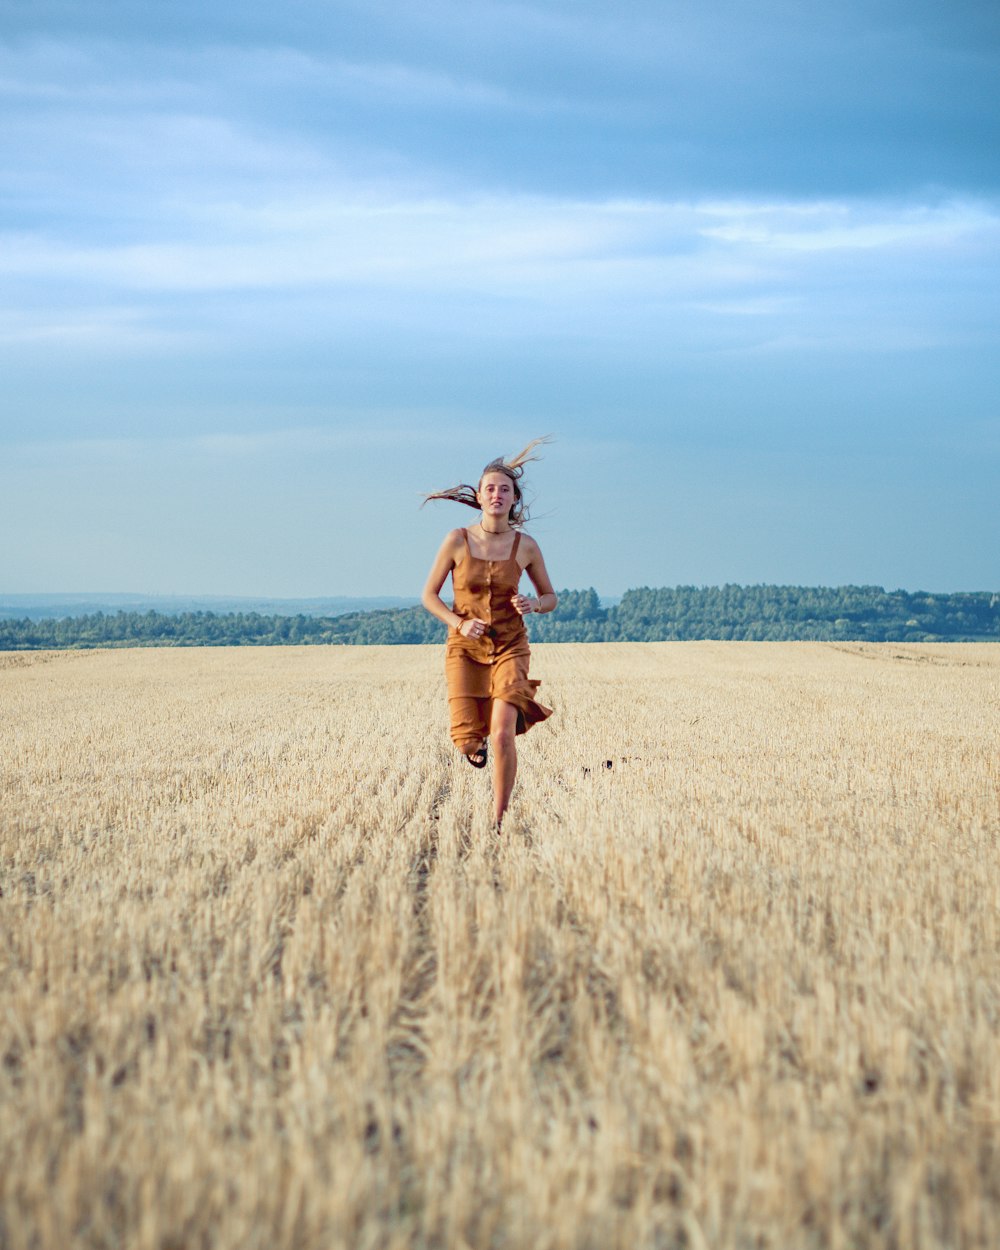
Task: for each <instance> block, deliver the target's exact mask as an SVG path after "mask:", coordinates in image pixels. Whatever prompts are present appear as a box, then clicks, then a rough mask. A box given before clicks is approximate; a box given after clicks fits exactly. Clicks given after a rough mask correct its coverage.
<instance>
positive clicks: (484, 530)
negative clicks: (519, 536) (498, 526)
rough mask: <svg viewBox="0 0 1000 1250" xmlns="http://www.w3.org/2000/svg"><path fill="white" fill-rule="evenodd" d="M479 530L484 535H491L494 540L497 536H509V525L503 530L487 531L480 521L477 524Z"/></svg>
mask: <svg viewBox="0 0 1000 1250" xmlns="http://www.w3.org/2000/svg"><path fill="white" fill-rule="evenodd" d="M479 528H480V529H481V530H482V531H483V533H484V534H492V535H493V537H494V538H497V537H499V535H501V534H509V533H510V526H509V525H508V526H507V528H506V529H505V530H488V529H487V528H486V526H485V525H484V524H483V523H482V521H480V522H479Z"/></svg>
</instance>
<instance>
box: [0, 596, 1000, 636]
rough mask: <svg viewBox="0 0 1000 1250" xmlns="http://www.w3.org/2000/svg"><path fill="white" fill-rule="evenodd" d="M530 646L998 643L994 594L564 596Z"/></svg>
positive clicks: (395, 626) (19, 627)
mask: <svg viewBox="0 0 1000 1250" xmlns="http://www.w3.org/2000/svg"><path fill="white" fill-rule="evenodd" d="M527 621H528V629H529V632H530V634H531V637H532V639H533V640H534V641H536V642H670V641H693V640H696V639H720V640H726V641H796V640H816V641H844V642H847V641H865V642H984V641H993V642H997V641H1000V594H997V593H991V592H989V591H980V592H970V593H959V594H926V593H923V592H919V591H918V592H915V593H910V592H908V591H905V590H894V591H886V590H883V589H882V587H881V586H839V587H835V588H831V587H807V586H736V585H730V586H701V587H699V586H675V587H670V588H660V589H650V588H648V587H642V588H640V589H637V590H629V591H627V592H626V593H625V595H623V597H622V599H621V601H620V602H619V603H617V604H614V605H612V606H609V607H603V606H602V605H601V601H600V598H599V597H598V595H597V592H596V591H595V590H593V589H589V590H563V591H561V592H560V595H559V607H558V608H557V610H556V611H555V612H554V613H551V614H547V615H545V616H529V617H528V618H527ZM444 637H445V629H444V627H443V626H442V625H441V624H440V622H438V621H437V620H435V619H434V618H433V617H432V616H431V615H430V614H429V613H428V612H425V611H424V610H423V608H420V607H412V608H393V609H383V610H379V611H369V612H353V613H349V614H347V615H344V616H334V617H329V616H327V617H324V616H303V615H298V616H283V615H273V616H272V615H267V614H263V613H259V612H221V613H218V612H209V611H198V612H177V613H169V614H168V613H163V612H155V611H147V612H125V611H118V612H114V613H105V612H93V613H88V614H86V615H82V616H71V617H64V618H63V619H61V620H38V621H33V620H28V619H22V620H7V621H0V650H2V651H25V650H39V649H66V648H85V647H129V646H144V647H148V646H173V647H198V646H209V647H212V646H220V647H221V646H287V645H290V644H296V643H298V644H318V645H330V644H341V645H359V644H360V645H371V644H390V645H393V644H401V643H440V642H442V641H443V640H444Z"/></svg>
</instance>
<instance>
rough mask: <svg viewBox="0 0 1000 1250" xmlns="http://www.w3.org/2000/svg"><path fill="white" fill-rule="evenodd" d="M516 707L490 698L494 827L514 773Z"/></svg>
mask: <svg viewBox="0 0 1000 1250" xmlns="http://www.w3.org/2000/svg"><path fill="white" fill-rule="evenodd" d="M516 733H517V708H516V707H515V706H514V705H513V703H504V701H503V700H502V699H494V700H493V712H492V715H491V717H490V737H491V738H492V739H493V814H494V818H495V820H496V825H497V829H498V830H499V828H500V826H501V825H502V824H503V817H504V813H505V812H506V810H507V805H508V804H509V803H510V796H511V792H512V791H513V789H514V778H515V777H516V776H517V747H516V746H515V745H514V736H515V734H516Z"/></svg>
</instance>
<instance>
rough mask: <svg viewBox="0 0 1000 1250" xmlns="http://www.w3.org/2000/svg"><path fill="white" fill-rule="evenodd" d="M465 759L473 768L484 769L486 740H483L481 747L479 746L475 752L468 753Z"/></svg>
mask: <svg viewBox="0 0 1000 1250" xmlns="http://www.w3.org/2000/svg"><path fill="white" fill-rule="evenodd" d="M465 758H466V759H467V760H468V761H469V763H470V764H471V765H472V767H473V768H485V767H486V739H485V738H484V739H483V741H482V745H481V746H479V747H478V748H477V749H476V750H475V751H470V752H469V754H468V755H467V756H466V757H465Z"/></svg>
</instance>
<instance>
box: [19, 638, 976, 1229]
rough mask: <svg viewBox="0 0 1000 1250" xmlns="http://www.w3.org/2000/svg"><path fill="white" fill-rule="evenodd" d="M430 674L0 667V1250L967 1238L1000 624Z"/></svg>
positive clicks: (382, 651) (301, 655)
mask: <svg viewBox="0 0 1000 1250" xmlns="http://www.w3.org/2000/svg"><path fill="white" fill-rule="evenodd" d="M440 667H441V653H440V651H438V650H437V649H429V648H368V649H353V648H344V649H326V648H312V649H310V648H303V649H298V648H282V649H274V650H256V649H242V650H239V649H237V650H183V651H174V650H167V651H163V650H157V651H119V652H91V653H71V654H56V655H30V656H16V655H6V656H0V716H2V723H0V751H2V755H0V765H2V770H3V771H2V787H3V789H2V820H0V888H2V894H3V897H2V899H0V1247H3V1250H28V1248H29V1247H31V1248H38V1250H49V1248H50V1247H51V1248H53V1250H63V1248H64V1247H71V1246H72V1247H76V1246H79V1247H128V1248H129V1250H188V1248H197V1247H202V1248H205V1250H208V1248H215V1247H226V1248H229V1247H233V1248H236V1247H239V1248H240V1250H255V1248H259V1250H273V1248H285V1247H288V1248H292V1247H300V1248H302V1250H313V1248H315V1250H320V1248H323V1250H327V1248H331V1250H334V1248H336V1247H345V1248H346V1247H352V1248H354V1247H357V1248H358V1250H366V1248H370V1250H375V1248H376V1247H378V1248H385V1250H389V1248H392V1247H399V1248H402V1247H457V1248H462V1247H467V1248H473V1250H480V1248H483V1250H485V1248H487V1247H489V1248H491V1250H500V1248H501V1247H503V1248H509V1247H531V1248H532V1250H562V1248H565V1250H570V1248H572V1250H583V1248H585V1247H586V1248H593V1250H609V1248H612V1247H623V1248H626V1247H628V1248H631V1247H682V1246H686V1247H691V1248H692V1250H699V1248H702V1247H711V1248H712V1250H728V1248H732V1250H736V1248H740V1250H744V1248H750V1247H759V1248H763V1247H774V1248H775V1250H778V1248H786V1247H792V1248H794V1247H844V1248H845V1250H848V1248H856V1247H887V1248H888V1247H893V1248H898V1250H909V1248H913V1247H927V1248H930V1247H946V1246H948V1247H950V1246H955V1247H987V1246H995V1245H997V1244H1000V1063H998V1033H1000V976H998V950H1000V871H998V869H1000V864H998V858H1000V856H998V832H1000V803H998V793H1000V776H998V755H997V736H998V735H997V730H998V726H1000V648H997V647H990V646H949V647H945V646H940V647H931V646H926V647H925V646H920V647H914V646H908V647H902V646H861V645H859V646H848V645H841V646H837V647H834V646H824V645H820V644H712V643H704V644H700V643H687V644H684V643H680V644H669V643H668V644H652V645H607V646H595V647H586V646H550V647H539V648H537V653H536V657H535V665H534V668H535V670H536V675H538V676H541V677H542V678H543V680H544V684H543V687H542V694H543V697H545V698H546V701H550V702H551V703H553V704H555V705H556V707H557V709H558V710H557V715H556V717H554V718H553V719H552V720H551V721H549V722H548V724H546V725H544V726H541V727H539V728H538V729H536V730H534V731H533V732H532V734H531V735H529V736H528V738H527V739H523V740H521V741H522V744H523V745H522V751H521V761H522V772H521V778H520V781H519V787H518V790H517V792H516V795H515V805H514V807H513V808H512V811H511V817H510V821H509V829H508V831H507V834H506V836H505V837H504V839H503V840H502V842H499V843H498V842H497V841H496V840H495V839H491V837H490V835H489V833H488V823H489V810H490V809H489V801H488V793H489V783H488V779H487V777H486V775H485V774H481V773H475V772H473V770H472V769H470V768H468V767H467V766H466V765H465V764H464V763H462V762H461V761H459V760H457V759H456V758H455V757H454V756H453V755H452V753H451V751H450V748H449V745H448V743H447V739H446V726H445V707H444V699H443V687H442V682H441V679H440ZM607 759H610V760H612V761H613V765H614V766H613V768H611V769H610V770H609V769H607V768H605V767H604V766H603V762H604V761H605V760H607ZM588 769H589V771H586V770H588Z"/></svg>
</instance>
